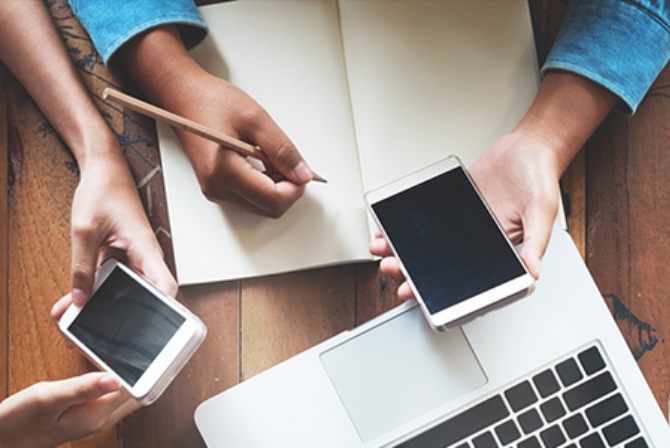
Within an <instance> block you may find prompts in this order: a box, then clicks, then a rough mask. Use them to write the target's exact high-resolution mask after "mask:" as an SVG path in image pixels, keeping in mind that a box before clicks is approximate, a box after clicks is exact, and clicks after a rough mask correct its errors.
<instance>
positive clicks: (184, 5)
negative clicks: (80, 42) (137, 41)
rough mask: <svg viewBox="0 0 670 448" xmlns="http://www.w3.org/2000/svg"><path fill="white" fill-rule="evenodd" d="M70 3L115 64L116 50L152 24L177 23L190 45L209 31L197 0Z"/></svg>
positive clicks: (103, 53) (104, 54)
mask: <svg viewBox="0 0 670 448" xmlns="http://www.w3.org/2000/svg"><path fill="white" fill-rule="evenodd" d="M70 6H71V7H72V11H73V12H74V13H75V15H76V16H77V18H78V19H79V21H80V22H81V24H82V25H83V26H84V28H85V29H86V31H87V32H88V34H89V36H91V39H92V40H93V44H94V45H95V47H96V49H97V50H98V53H99V54H100V56H102V59H103V60H104V61H105V63H106V64H107V65H109V66H110V67H111V68H116V67H115V64H114V55H115V53H116V51H117V50H118V49H119V48H121V46H123V45H124V44H125V43H127V42H128V41H130V40H131V39H132V38H133V37H135V36H137V35H138V34H141V33H142V32H144V31H146V30H148V29H150V28H153V27H156V26H160V25H168V24H169V25H176V26H177V27H178V29H179V32H180V34H181V38H182V40H183V41H184V44H185V45H186V46H187V47H188V48H191V47H193V46H195V45H197V44H198V43H200V42H201V41H202V40H203V39H204V38H205V36H206V35H207V25H206V24H205V21H204V19H203V18H202V16H201V15H200V13H199V12H198V9H197V7H196V5H195V3H194V1H193V0H169V1H165V0H113V1H110V0H70Z"/></svg>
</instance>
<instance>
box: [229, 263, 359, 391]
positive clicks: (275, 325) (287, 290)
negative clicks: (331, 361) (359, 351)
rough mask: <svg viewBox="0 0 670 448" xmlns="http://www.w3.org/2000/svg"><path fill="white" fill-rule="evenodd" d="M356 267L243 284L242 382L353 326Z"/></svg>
mask: <svg viewBox="0 0 670 448" xmlns="http://www.w3.org/2000/svg"><path fill="white" fill-rule="evenodd" d="M355 274H356V272H355V267H353V266H340V267H334V268H326V269H315V270H310V271H304V272H295V273H290V274H283V275H276V276H272V277H266V278H258V279H249V280H244V281H243V282H242V289H241V310H240V312H241V318H240V324H241V328H240V332H241V339H240V351H241V354H240V380H245V379H248V378H250V377H252V376H254V375H256V374H258V373H260V372H262V371H263V370H266V369H267V368H269V367H272V366H273V365H275V364H277V363H279V362H281V361H283V360H285V359H288V358H289V357H291V356H293V355H296V354H298V353H299V352H301V351H304V350H306V349H307V348H309V347H312V346H313V345H315V344H318V343H319V342H322V341H324V340H326V339H328V338H329V337H331V336H334V335H335V334H337V333H339V332H342V331H344V330H348V329H350V328H352V327H353V326H354V325H355V313H356V303H355V293H356V282H355V280H356V277H355Z"/></svg>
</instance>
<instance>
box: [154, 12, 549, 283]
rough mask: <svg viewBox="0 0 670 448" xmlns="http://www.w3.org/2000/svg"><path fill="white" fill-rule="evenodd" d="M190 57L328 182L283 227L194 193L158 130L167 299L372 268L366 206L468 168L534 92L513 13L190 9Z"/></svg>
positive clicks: (529, 54)
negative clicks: (204, 287)
mask: <svg viewBox="0 0 670 448" xmlns="http://www.w3.org/2000/svg"><path fill="white" fill-rule="evenodd" d="M200 10H201V11H202V13H203V15H204V17H205V19H206V21H207V23H208V24H209V27H210V35H209V37H208V38H207V40H206V41H205V42H203V43H202V44H201V45H200V46H198V47H197V48H196V49H195V50H194V51H193V55H194V57H195V58H196V59H197V60H198V61H199V62H200V63H201V64H202V65H203V66H204V67H205V68H206V69H207V70H208V71H210V72H212V73H214V74H217V75H218V76H221V77H223V78H225V79H227V80H229V81H231V82H232V83H233V84H235V85H237V86H239V87H240V88H242V89H243V90H245V91H246V92H248V93H249V94H250V95H251V96H252V97H254V98H255V99H256V100H257V101H258V102H259V103H260V104H261V105H263V106H264V107H265V108H266V109H267V110H268V112H269V113H270V115H271V116H272V117H273V118H274V119H275V121H277V123H278V124H279V125H280V126H281V127H282V129H283V130H284V131H285V132H286V133H287V134H288V135H289V137H290V138H291V139H292V140H293V142H294V143H295V144H296V146H297V147H298V148H299V150H300V151H301V153H302V154H303V155H304V156H305V158H306V160H307V161H308V163H309V164H310V166H311V167H312V168H313V169H314V170H315V171H316V172H318V173H319V174H321V175H322V176H324V177H325V178H326V179H328V183H327V184H318V183H311V184H310V185H308V187H307V190H306V193H305V196H304V197H303V198H302V199H301V200H300V201H298V202H297V203H296V204H295V205H294V206H293V207H292V208H291V209H290V210H289V211H288V212H287V213H286V214H285V215H284V216H283V217H282V218H281V219H278V220H273V219H268V218H263V217H259V216H255V215H252V214H250V213H246V212H242V211H239V210H234V209H232V208H227V207H221V206H219V205H216V204H214V203H211V202H208V201H207V200H206V199H205V198H204V196H203V195H202V194H201V192H200V188H199V185H198V183H197V180H196V177H195V174H194V173H193V170H192V168H191V165H190V163H189V161H188V158H187V156H186V154H185V152H184V151H183V150H182V149H181V148H180V144H179V142H178V140H177V139H176V137H175V135H174V134H173V133H172V131H171V129H170V128H168V127H167V126H160V128H159V141H160V147H161V155H162V162H163V169H164V175H165V184H166V195H167V201H168V210H169V217H170V222H171V227H172V237H173V244H174V251H175V259H176V265H177V274H178V279H179V282H180V284H193V283H204V282H212V281H220V280H229V279H238V278H245V277H252V276H260V275H268V274H274V273H279V272H286V271H292V270H300V269H306V268H312V267H318V266H326V265H332V264H338V263H344V262H351V261H361V260H370V259H371V256H370V254H369V253H368V242H369V240H370V235H371V225H372V221H371V219H369V216H368V212H367V210H366V208H365V203H364V199H363V194H364V192H365V191H368V190H371V189H373V188H376V187H378V186H380V185H383V184H385V183H387V182H389V181H390V180H393V179H395V178H398V177H400V176H402V175H404V174H407V173H409V172H412V171H414V170H417V169H419V168H421V167H423V166H425V165H428V164H430V163H432V162H434V161H436V160H438V159H441V158H444V157H445V156H447V155H450V154H455V155H458V156H459V157H460V158H461V159H462V160H463V161H464V163H465V164H466V165H469V164H471V163H472V162H473V161H474V160H475V159H476V157H477V156H478V155H479V154H481V153H482V152H483V151H484V150H486V149H487V148H488V147H489V146H490V145H491V144H492V143H493V142H494V140H495V139H496V138H497V137H499V136H501V135H503V134H504V133H506V132H508V131H510V130H511V129H512V128H513V127H514V125H515V124H516V123H517V122H518V120H519V119H520V118H521V116H522V115H523V113H524V112H525V111H526V109H527V107H528V105H529V104H530V102H531V101H532V98H533V96H534V94H535V92H536V90H537V85H538V69H537V61H536V56H535V48H534V41H533V34H532V28H531V22H530V16H529V11H528V5H527V1H526V0H444V1H431V0H396V1H385V0H366V1H357V0H339V1H336V0H274V1H258V0H246V1H245V0H241V1H237V2H232V3H223V4H217V5H209V6H205V7H202V8H201V9H200Z"/></svg>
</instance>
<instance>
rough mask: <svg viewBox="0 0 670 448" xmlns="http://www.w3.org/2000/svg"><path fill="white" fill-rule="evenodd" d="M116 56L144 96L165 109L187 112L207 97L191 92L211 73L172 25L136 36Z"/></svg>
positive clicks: (186, 113)
mask: <svg viewBox="0 0 670 448" xmlns="http://www.w3.org/2000/svg"><path fill="white" fill-rule="evenodd" d="M118 59H119V61H120V63H121V64H122V68H123V70H124V71H125V72H126V73H128V75H130V77H131V78H132V79H133V81H134V82H135V83H136V84H137V85H138V87H139V88H140V89H141V90H142V91H143V92H144V94H145V95H146V96H147V98H148V99H149V100H150V101H152V102H154V103H156V104H158V105H160V106H162V107H164V108H166V109H168V110H172V111H178V112H179V113H181V114H185V115H189V113H188V110H189V109H190V108H193V107H197V105H199V104H203V103H204V102H205V101H206V99H205V98H202V99H198V98H193V94H194V93H197V92H200V91H201V89H198V88H197V86H198V84H200V83H201V81H202V79H203V78H204V77H208V76H210V75H209V74H208V73H207V72H205V70H203V69H202V68H201V67H200V66H199V65H198V64H197V63H196V62H195V61H194V60H193V58H192V57H191V56H190V54H189V53H188V50H187V49H186V47H185V46H184V44H183V43H182V40H181V37H180V35H179V32H178V31H177V29H176V27H174V26H172V25H164V26H161V27H157V28H153V29H151V30H148V31H146V32H144V33H142V34H141V35H139V36H137V37H135V38H134V39H133V40H132V41H130V42H129V43H128V44H127V45H126V46H125V47H123V48H122V49H120V50H119V57H118ZM182 93H184V94H182Z"/></svg>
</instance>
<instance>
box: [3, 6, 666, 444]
mask: <svg viewBox="0 0 670 448" xmlns="http://www.w3.org/2000/svg"><path fill="white" fill-rule="evenodd" d="M211 2H212V1H209V3H211ZM529 2H530V5H531V11H532V13H533V23H534V27H535V32H536V42H537V48H538V56H539V58H540V60H543V59H544V57H545V56H546V53H547V49H548V48H549V46H550V45H551V42H552V39H553V37H554V36H555V34H556V30H557V28H558V24H559V22H560V18H561V17H562V14H563V12H564V9H565V2H564V1H562V0H529ZM200 3H206V2H200ZM50 11H51V13H52V15H53V16H54V17H55V18H56V21H57V22H56V23H57V25H58V27H59V29H60V31H61V34H62V36H63V39H64V41H65V43H66V45H67V46H68V48H69V49H70V50H71V51H70V52H71V55H72V58H73V60H74V61H75V63H76V64H77V66H78V68H79V70H80V72H81V74H82V76H83V78H84V80H85V82H86V83H87V85H88V87H89V89H90V91H91V93H92V95H93V97H94V99H95V101H96V103H97V104H98V106H99V108H100V110H101V112H102V113H103V114H104V116H105V118H106V119H107V120H108V122H109V124H110V126H111V127H112V129H113V130H114V131H115V132H116V133H117V135H118V136H119V139H120V141H121V142H122V144H123V146H124V149H125V152H126V155H127V158H128V160H129V163H130V165H131V168H132V170H133V174H134V176H135V179H136V181H137V184H138V188H139V191H140V194H141V197H142V200H143V202H144V205H145V208H146V210H147V213H148V215H149V217H150V220H151V223H152V226H153V228H154V229H155V231H156V235H157V236H158V238H159V241H160V242H161V244H162V246H163V248H164V250H165V253H166V257H167V260H168V263H169V264H170V266H173V265H174V264H173V261H172V260H173V259H172V249H171V247H172V246H171V241H170V226H169V222H168V219H167V212H166V206H165V194H164V191H163V182H162V174H161V170H160V157H159V153H158V150H157V147H156V140H155V130H154V126H153V123H152V122H151V121H150V120H147V119H144V118H142V117H138V116H137V115H135V114H133V113H130V112H126V111H123V110H122V109H120V108H118V107H116V106H114V105H112V104H108V103H106V102H104V101H103V100H102V98H101V92H102V90H103V89H104V87H106V86H109V85H111V86H114V87H117V88H122V89H124V90H127V91H130V92H133V89H132V86H129V85H128V83H127V82H123V80H120V79H118V78H116V77H115V76H113V75H112V74H110V73H109V71H107V70H106V69H105V67H104V66H103V65H102V63H101V61H100V59H99V57H98V56H97V54H95V52H94V51H93V50H92V47H91V42H90V40H89V39H88V37H87V36H86V34H85V32H84V31H83V30H82V29H81V27H80V26H79V24H78V22H77V21H76V19H74V18H73V17H72V13H71V11H70V10H69V8H68V7H67V3H66V1H65V0H57V1H55V2H53V3H51V4H50ZM669 86H670V69H669V70H665V71H664V72H663V74H662V75H661V77H660V78H659V80H657V82H656V83H655V85H654V88H653V89H652V90H651V92H650V94H649V95H648V96H647V98H646V99H645V101H644V102H643V104H642V106H641V107H640V109H639V111H638V113H637V114H636V115H635V116H634V117H632V118H631V117H628V116H625V115H621V114H616V113H615V114H612V116H610V117H609V118H608V119H607V120H606V122H605V123H604V124H603V125H602V126H601V128H600V129H599V130H598V132H597V133H596V134H595V135H594V137H593V138H592V139H591V140H590V141H589V143H588V144H587V147H586V149H585V151H583V153H582V154H581V155H580V156H579V157H578V158H577V159H576V160H575V162H574V163H573V165H572V166H571V168H570V170H569V171H568V173H567V174H566V176H564V178H563V181H562V186H563V190H564V192H565V198H566V204H567V205H568V208H569V227H570V232H571V234H572V235H573V238H574V239H575V240H576V242H577V243H578V245H579V246H580V247H581V248H582V250H583V255H584V257H585V259H586V261H587V264H588V266H589V268H590V269H591V272H592V273H593V275H594V277H595V279H596V282H597V283H598V285H599V287H600V288H601V291H602V293H603V297H604V299H605V300H606V301H607V303H608V304H609V305H610V307H611V309H612V312H613V315H614V318H615V319H616V320H617V322H618V323H619V325H620V327H621V329H622V332H623V333H624V335H625V336H626V338H627V341H628V343H629V345H630V347H631V350H632V351H633V353H634V354H635V356H636V358H637V359H638V362H639V365H640V367H641V368H642V370H643V373H644V374H645V377H646V378H647V380H648V381H649V383H650V385H651V387H652V389H653V391H654V394H655V396H656V398H657V400H658V403H659V405H660V406H661V408H662V409H663V411H664V413H666V415H667V412H668V395H669V389H670V387H669V386H670V385H669V378H670V377H669V375H668V373H669V372H668V371H669V370H670V348H669V347H668V344H667V343H666V340H667V339H668V337H669V336H670V334H669V331H670V330H668V327H669V326H668V325H667V322H670V301H669V300H667V298H668V296H670V281H669V280H668V275H667V274H668V268H667V267H666V265H665V260H666V259H667V258H668V257H669V256H670V232H669V231H668V230H669V229H668V227H669V226H670V224H668V223H670V207H667V205H668V199H669V196H670V183H669V182H667V180H668V177H669V176H670V154H668V155H666V152H667V151H664V149H665V148H664V147H665V146H666V142H670V139H669V138H668V137H669V135H668V133H669V132H670V129H669V128H668V126H667V122H668V119H670V99H669V98H668V96H669V95H670V87H669ZM6 124H7V125H6ZM77 182H78V171H77V166H76V163H75V161H74V159H73V157H72V155H71V153H70V152H69V151H68V150H67V149H66V148H65V147H64V146H63V145H62V143H61V142H60V140H59V139H58V137H57V135H56V134H55V133H54V132H53V130H52V129H51V128H50V126H49V125H48V123H47V122H46V121H45V119H44V117H43V116H42V115H41V114H40V112H39V111H38V110H37V109H36V107H35V105H34V103H33V102H32V100H31V99H30V97H29V96H28V95H27V94H26V93H25V91H24V90H23V89H22V87H21V86H20V85H19V84H18V83H17V82H16V81H15V80H14V79H13V78H12V77H11V76H10V75H8V74H7V72H6V70H4V68H2V67H0V334H5V335H7V337H6V338H4V340H2V341H1V342H0V399H1V398H3V397H4V396H6V395H8V394H12V393H14V392H16V391H18V390H21V389H23V388H25V387H28V386H29V385H31V384H33V383H35V382H37V381H43V380H48V379H60V378H65V377H69V376H73V375H77V374H80V373H83V372H85V371H88V370H91V369H92V367H91V365H90V364H88V363H87V362H86V361H85V360H84V359H83V357H82V356H81V355H80V354H79V353H78V352H76V351H72V350H68V349H67V348H65V346H64V345H63V343H62V339H61V337H60V335H59V333H58V331H57V329H56V327H55V326H54V324H53V323H52V322H51V321H50V319H49V309H50V308H51V306H52V304H53V303H54V301H56V300H57V299H58V298H60V297H61V296H62V295H63V294H65V293H66V292H67V291H68V288H69V269H70V233H69V220H70V219H69V218H70V205H71V199H72V194H73V192H74V189H75V187H76V185H77ZM396 286H397V285H396V284H395V283H394V282H392V281H389V279H387V278H385V277H384V276H381V275H379V274H378V272H377V267H376V265H375V264H373V263H367V264H358V265H346V266H340V267H334V268H327V269H318V270H309V271H304V272H297V273H291V274H285V275H277V276H272V277H265V278H259V279H250V280H243V281H233V282H226V283H218V284H212V285H204V286H194V287H187V288H182V291H181V293H180V294H181V295H180V299H181V300H182V301H183V302H184V303H185V304H186V305H187V306H188V307H189V308H190V309H191V310H192V311H194V312H195V313H196V314H198V315H199V316H201V317H202V318H203V320H204V321H205V323H206V324H207V326H208V329H209V333H208V337H207V339H206V341H205V342H204V344H203V346H202V347H201V348H200V350H199V351H198V352H197V353H196V354H195V356H194V357H193V358H192V360H191V362H190V363H189V364H188V365H187V366H186V368H185V369H184V370H183V371H182V373H181V374H180V375H179V376H178V377H177V379H176V380H175V382H174V383H173V384H172V385H171V387H170V388H169V389H168V390H167V392H166V393H165V394H164V395H163V396H162V397H161V398H160V399H159V400H158V401H157V402H156V403H155V404H153V405H152V406H150V407H147V408H143V409H141V410H139V411H137V412H135V413H134V414H132V415H130V416H129V417H127V418H126V419H124V420H123V421H122V422H121V423H119V424H118V425H117V426H116V428H115V429H114V430H112V431H109V432H107V433H105V434H101V435H96V436H92V437H89V438H86V439H83V440H81V441H77V442H73V443H70V444H67V445H65V446H72V447H148V446H160V447H198V446H203V442H202V440H201V439H200V437H199V435H198V433H197V430H196V428H195V425H194V423H193V412H194V409H195V407H196V406H197V404H198V403H200V402H202V401H203V400H205V399H206V398H209V397H211V396H213V395H215V394H217V393H219V392H221V391H223V390H225V389H227V388H229V387H231V386H233V385H235V384H237V383H239V382H240V381H242V380H244V379H246V378H249V377H251V376H253V375H255V374H257V373H259V372H262V371H263V370H265V369H267V368H269V367H270V366H272V365H275V364H277V363H278V362H280V361H282V360H284V359H286V358H288V357H290V356H292V355H294V354H296V353H299V352H300V351H302V350H305V349H306V348H308V347H310V346H312V345H314V344H316V343H318V342H321V341H323V340H325V339H327V338H329V337H330V336H332V335H334V334H336V333H339V332H341V331H343V330H346V329H349V328H351V327H353V326H355V325H358V324H360V323H362V322H365V321H367V320H369V319H371V318H372V317H374V316H376V315H378V314H379V313H381V312H383V311H385V310H388V309H390V308H392V307H393V306H395V305H397V304H398V303H399V302H398V300H397V299H396V298H395V294H394V290H395V287H396Z"/></svg>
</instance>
